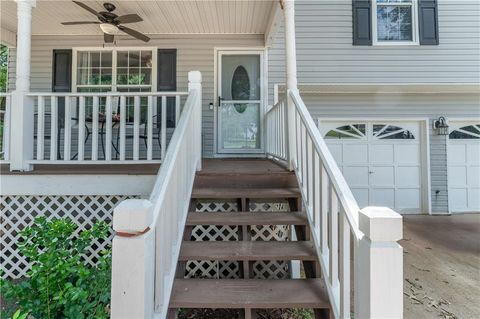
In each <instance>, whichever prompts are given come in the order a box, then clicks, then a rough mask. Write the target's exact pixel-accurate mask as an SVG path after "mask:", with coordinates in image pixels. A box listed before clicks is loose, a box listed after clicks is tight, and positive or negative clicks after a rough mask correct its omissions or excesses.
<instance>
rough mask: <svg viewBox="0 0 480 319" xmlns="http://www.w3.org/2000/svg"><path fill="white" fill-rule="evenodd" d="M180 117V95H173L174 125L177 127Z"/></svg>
mask: <svg viewBox="0 0 480 319" xmlns="http://www.w3.org/2000/svg"><path fill="white" fill-rule="evenodd" d="M179 119H180V96H179V95H177V96H175V127H177V124H178V120H179Z"/></svg>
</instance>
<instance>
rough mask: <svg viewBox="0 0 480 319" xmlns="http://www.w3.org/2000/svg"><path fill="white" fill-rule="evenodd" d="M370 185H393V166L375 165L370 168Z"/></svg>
mask: <svg viewBox="0 0 480 319" xmlns="http://www.w3.org/2000/svg"><path fill="white" fill-rule="evenodd" d="M371 172H372V174H370V185H371V186H373V187H378V186H387V187H393V186H394V185H395V168H394V167H393V166H375V167H373V168H372V169H371Z"/></svg>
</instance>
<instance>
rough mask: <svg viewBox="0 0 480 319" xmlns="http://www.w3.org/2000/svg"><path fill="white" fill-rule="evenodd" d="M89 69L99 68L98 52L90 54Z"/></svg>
mask: <svg viewBox="0 0 480 319" xmlns="http://www.w3.org/2000/svg"><path fill="white" fill-rule="evenodd" d="M90 67H92V68H98V67H100V52H90Z"/></svg>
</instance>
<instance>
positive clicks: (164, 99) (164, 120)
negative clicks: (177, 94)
mask: <svg viewBox="0 0 480 319" xmlns="http://www.w3.org/2000/svg"><path fill="white" fill-rule="evenodd" d="M161 108H162V118H161V133H160V135H161V142H160V144H161V158H162V160H163V159H164V158H165V152H166V150H167V97H166V96H162V105H161Z"/></svg>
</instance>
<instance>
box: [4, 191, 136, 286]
mask: <svg viewBox="0 0 480 319" xmlns="http://www.w3.org/2000/svg"><path fill="white" fill-rule="evenodd" d="M135 197H136V196H105V195H101V196H92V195H88V196H24V195H22V196H0V249H1V251H2V256H1V261H0V265H1V269H2V271H3V273H4V274H3V277H4V278H12V279H16V278H20V277H23V276H25V275H26V273H27V271H28V269H29V267H30V265H29V263H28V262H27V260H25V258H24V257H23V256H21V255H20V253H19V252H18V250H17V242H18V240H19V238H20V231H21V230H22V229H23V228H24V227H26V226H29V225H31V224H32V223H33V220H34V219H35V218H36V217H40V216H45V217H47V218H48V219H51V218H64V217H68V218H70V219H72V221H73V222H74V223H75V224H77V225H78V229H77V232H76V234H78V233H79V232H80V231H82V230H84V229H88V228H90V227H91V226H92V225H93V224H94V223H95V222H96V221H105V222H107V223H109V224H110V223H111V221H112V213H113V208H114V207H115V206H116V205H117V203H118V202H120V201H122V200H124V199H127V198H135ZM111 235H112V236H113V233H112V234H111ZM112 236H111V237H110V238H109V240H108V241H103V242H100V241H95V242H94V243H93V244H92V246H91V247H90V248H89V251H90V254H88V256H86V260H87V262H89V263H90V264H94V263H95V262H96V260H97V258H98V256H99V253H100V252H101V251H102V250H104V249H105V247H106V246H107V245H109V244H110V243H111V238H112Z"/></svg>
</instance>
